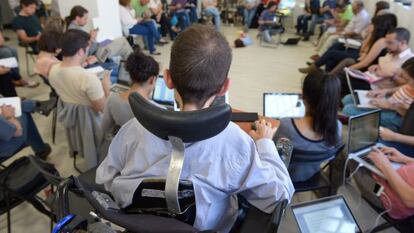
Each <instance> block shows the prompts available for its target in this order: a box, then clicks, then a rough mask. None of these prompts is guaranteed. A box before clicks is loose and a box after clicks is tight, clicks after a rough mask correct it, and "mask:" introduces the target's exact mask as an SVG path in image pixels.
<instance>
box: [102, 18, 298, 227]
mask: <svg viewBox="0 0 414 233" xmlns="http://www.w3.org/2000/svg"><path fill="white" fill-rule="evenodd" d="M231 57H232V55H231V48H230V46H229V44H228V42H227V40H226V38H224V36H222V35H221V34H220V33H218V32H217V31H216V30H214V29H213V28H210V27H207V26H202V25H196V26H192V27H190V28H188V29H187V30H186V31H184V32H182V33H181V34H180V35H178V37H177V39H176V40H175V42H174V44H173V46H172V50H171V62H170V69H169V70H166V71H165V72H164V78H165V81H166V84H167V86H168V87H169V88H171V89H173V88H174V89H175V90H176V99H177V101H178V102H179V106H181V111H194V110H200V109H204V108H208V107H209V106H210V105H211V104H212V102H213V100H214V98H215V97H216V96H218V95H220V96H221V95H224V93H226V91H227V90H228V87H229V79H228V78H227V77H228V76H227V75H228V72H229V69H230V65H231ZM256 125H257V131H251V132H250V134H251V136H252V137H253V139H254V141H255V142H256V143H255V142H254V141H253V140H252V139H251V138H250V137H249V136H248V135H247V134H246V133H245V132H244V131H242V130H241V129H240V127H239V126H237V125H236V124H234V123H233V122H230V123H229V125H228V126H227V128H226V129H224V130H223V131H222V132H221V133H219V134H218V135H216V136H214V137H212V138H209V139H207V140H203V141H199V142H195V143H192V144H191V145H187V146H186V148H185V154H186V155H185V157H186V159H185V162H184V167H183V171H182V175H181V179H185V180H190V181H192V183H193V185H194V190H195V200H196V207H197V208H196V209H197V210H196V212H197V213H196V219H195V223H194V227H196V228H197V229H198V230H207V229H208V230H213V231H219V232H229V231H230V229H231V227H232V226H233V224H234V222H235V220H236V218H237V210H238V206H237V201H236V195H237V194H240V195H242V196H244V197H245V198H246V200H247V201H249V202H250V203H251V204H252V205H254V206H255V207H257V208H258V209H260V210H262V211H264V212H266V213H271V212H272V211H273V210H274V208H275V204H276V202H277V201H278V200H281V199H288V200H290V199H291V197H292V195H293V192H294V188H293V185H292V182H291V180H290V178H289V174H288V172H287V170H286V167H285V165H284V164H283V162H282V160H281V159H280V156H279V155H278V152H277V150H276V147H275V144H274V143H273V142H272V141H271V138H272V136H273V134H274V131H275V130H276V129H272V128H271V127H270V123H266V122H265V121H261V122H257V124H256ZM154 145H157V146H156V147H154ZM170 153H171V144H170V142H168V141H165V140H164V139H161V138H158V137H156V136H154V135H153V134H151V133H149V132H148V131H147V130H146V129H145V128H144V127H143V126H142V125H141V124H140V123H139V122H138V121H137V120H136V119H135V118H134V119H131V120H130V121H128V122H127V123H126V124H125V125H124V126H123V127H122V128H121V129H120V131H119V132H118V134H117V135H116V136H115V138H114V140H113V141H112V144H111V146H110V147H109V152H108V155H107V157H106V158H105V160H104V161H103V162H102V164H101V165H100V166H99V167H98V169H97V172H96V182H97V183H99V184H104V185H105V188H106V189H107V190H108V191H110V192H111V193H112V195H113V196H114V198H115V200H116V202H117V203H118V204H119V205H120V206H121V207H127V206H129V205H130V204H131V203H132V202H133V196H134V192H135V190H136V188H137V187H138V186H139V184H140V182H141V181H142V179H143V178H145V177H148V176H159V177H165V176H166V175H167V170H168V166H169V161H170Z"/></svg>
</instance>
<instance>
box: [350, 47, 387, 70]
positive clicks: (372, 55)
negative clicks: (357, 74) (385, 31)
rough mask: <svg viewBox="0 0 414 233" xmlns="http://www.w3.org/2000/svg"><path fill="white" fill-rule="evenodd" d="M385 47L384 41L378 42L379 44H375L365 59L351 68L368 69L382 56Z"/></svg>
mask: <svg viewBox="0 0 414 233" xmlns="http://www.w3.org/2000/svg"><path fill="white" fill-rule="evenodd" d="M385 47H386V45H385V41H384V40H383V39H381V40H378V41H377V42H375V43H374V45H373V46H372V48H371V49H370V50H369V52H368V54H367V55H366V56H364V58H363V59H362V60H361V61H359V62H358V63H356V64H354V65H352V66H351V67H350V68H353V69H357V70H359V69H363V68H365V67H368V66H369V65H371V64H372V62H374V60H375V59H376V58H377V57H378V56H379V55H380V53H381V51H382V50H383V49H384V48H385Z"/></svg>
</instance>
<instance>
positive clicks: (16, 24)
mask: <svg viewBox="0 0 414 233" xmlns="http://www.w3.org/2000/svg"><path fill="white" fill-rule="evenodd" d="M20 6H21V10H20V12H19V14H18V15H17V16H16V17H15V18H14V19H13V22H12V25H13V29H14V30H15V31H16V33H17V37H18V39H19V41H20V42H22V43H24V44H27V45H28V46H30V47H31V48H32V50H33V52H34V53H35V54H38V53H39V48H38V47H37V41H38V40H39V38H40V35H41V34H42V26H41V25H40V21H39V18H37V16H36V15H35V12H36V7H37V0H21V1H20Z"/></svg>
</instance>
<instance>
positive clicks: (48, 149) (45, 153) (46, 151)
mask: <svg viewBox="0 0 414 233" xmlns="http://www.w3.org/2000/svg"><path fill="white" fill-rule="evenodd" d="M50 152H52V148H51V147H50V145H49V144H47V143H45V149H44V150H43V151H41V152H37V153H35V156H36V157H39V158H40V159H43V160H46V159H47V157H48V156H49V154H50Z"/></svg>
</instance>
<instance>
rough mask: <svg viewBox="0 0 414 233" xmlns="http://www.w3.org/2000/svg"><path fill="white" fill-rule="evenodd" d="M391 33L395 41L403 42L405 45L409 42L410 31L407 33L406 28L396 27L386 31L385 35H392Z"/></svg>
mask: <svg viewBox="0 0 414 233" xmlns="http://www.w3.org/2000/svg"><path fill="white" fill-rule="evenodd" d="M393 33H395V34H396V35H397V40H398V41H399V42H403V41H405V43H407V44H408V43H409V42H410V37H411V34H410V31H408V30H407V29H406V28H403V27H398V28H395V29H391V30H390V31H388V33H387V34H393Z"/></svg>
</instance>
